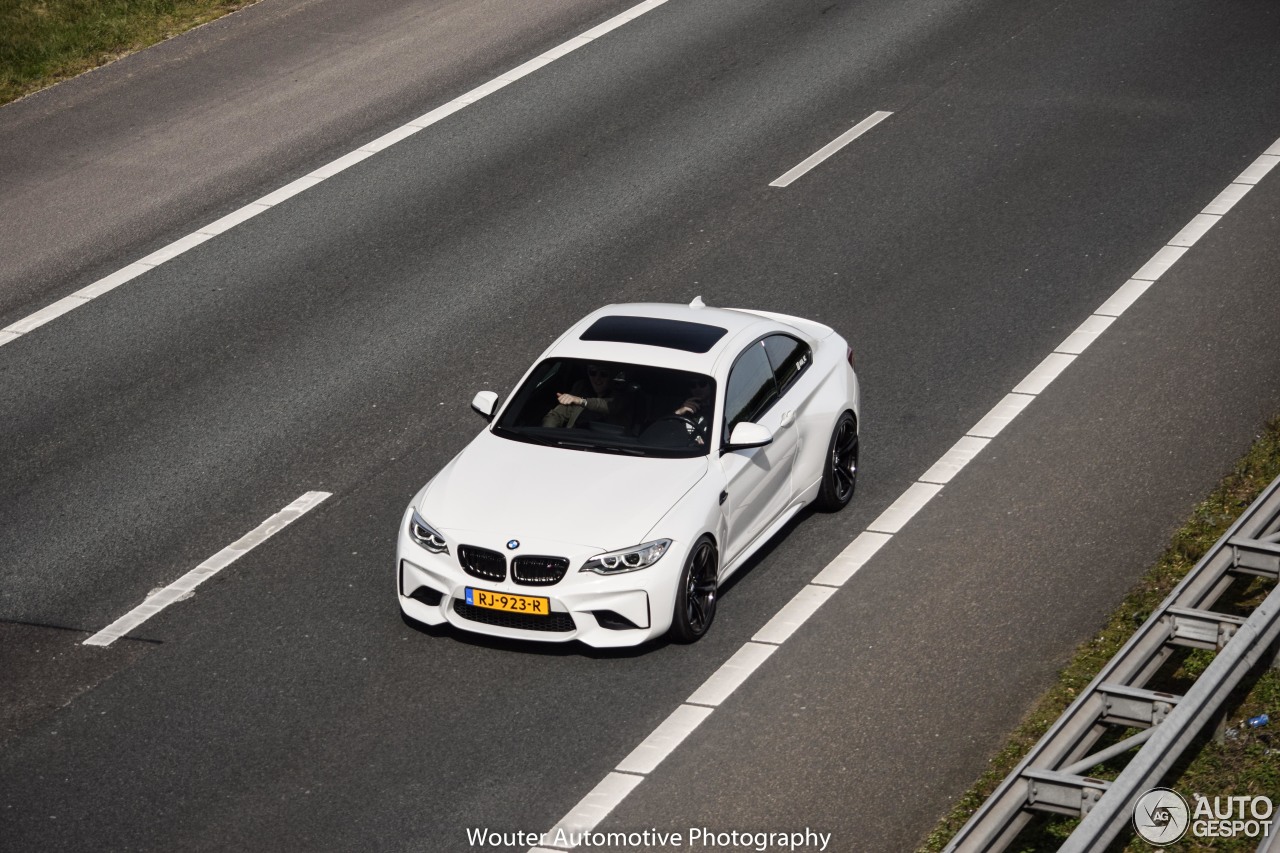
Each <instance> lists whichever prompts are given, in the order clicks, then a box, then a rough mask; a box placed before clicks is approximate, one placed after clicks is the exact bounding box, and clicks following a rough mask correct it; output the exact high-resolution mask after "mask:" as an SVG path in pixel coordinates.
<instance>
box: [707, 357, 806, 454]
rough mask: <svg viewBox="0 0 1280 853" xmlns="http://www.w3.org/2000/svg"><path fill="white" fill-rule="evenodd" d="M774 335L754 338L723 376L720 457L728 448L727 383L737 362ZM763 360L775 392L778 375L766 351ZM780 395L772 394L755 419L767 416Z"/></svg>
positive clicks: (730, 379) (780, 393)
mask: <svg viewBox="0 0 1280 853" xmlns="http://www.w3.org/2000/svg"><path fill="white" fill-rule="evenodd" d="M774 334H777V333H775V332H769V333H767V334H764V335H761V336H760V337H758V338H756V339H755V340H754V341H752V342H751V343H749V344H747V345H746V346H745V347H743V348H742V350H741V351H740V352H739V353H738V354H737V355H736V356H734V359H733V364H731V365H729V372H728V373H727V374H725V378H724V400H723V401H722V402H721V404H720V454H721V455H722V456H723V455H724V454H725V453H726V452H727V449H728V447H729V412H728V411H727V409H726V407H727V406H728V404H729V383H730V382H731V381H732V380H733V371H734V370H735V369H737V367H738V362H740V361H742V358H743V356H745V355H746V354H747V353H748V352H750V350H751V348H752V347H754V346H756V345H758V344H763V342H764V339H765V338H768V337H772V336H773V335H774ZM788 337H790V336H788ZM760 348H761V349H762V350H763V349H764V347H763V346H761V347H760ZM764 360H765V362H766V363H767V364H768V365H769V373H770V375H772V377H773V387H774V389H775V390H778V374H777V372H776V371H775V370H774V369H773V362H772V361H769V353H768V351H767V350H766V351H765V355H764ZM782 394H783V392H782V391H780V390H779V391H778V393H777V394H774V395H773V399H772V400H770V401H769V404H768V405H767V406H765V407H764V408H763V409H761V410H760V411H758V412H756V413H755V417H756V419H759V418H761V417H763V416H764V415H767V414H768V413H769V410H770V409H772V408H773V407H774V406H775V405H777V403H778V401H779V400H781V399H782ZM754 422H755V421H752V423H754Z"/></svg>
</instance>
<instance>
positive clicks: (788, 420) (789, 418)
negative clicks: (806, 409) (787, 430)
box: [778, 412, 796, 427]
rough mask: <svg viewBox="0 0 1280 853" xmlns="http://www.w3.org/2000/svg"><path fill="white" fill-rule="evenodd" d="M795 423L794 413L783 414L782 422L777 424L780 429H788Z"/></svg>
mask: <svg viewBox="0 0 1280 853" xmlns="http://www.w3.org/2000/svg"><path fill="white" fill-rule="evenodd" d="M795 422H796V413H795V412H783V413H782V421H781V422H780V423H779V424H778V425H779V426H780V427H789V426H791V425H792V424H793V423H795Z"/></svg>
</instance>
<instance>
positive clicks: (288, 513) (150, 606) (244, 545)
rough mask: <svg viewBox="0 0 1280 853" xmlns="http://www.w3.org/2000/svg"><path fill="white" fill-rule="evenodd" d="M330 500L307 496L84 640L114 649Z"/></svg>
mask: <svg viewBox="0 0 1280 853" xmlns="http://www.w3.org/2000/svg"><path fill="white" fill-rule="evenodd" d="M329 497H332V494H331V493H329V492H307V493H306V494H305V495H303V496H302V497H300V498H298V499H297V500H296V501H294V502H293V503H291V504H289V505H288V506H287V507H285V508H284V509H282V510H280V511H279V512H277V513H276V514H275V515H273V516H271V517H270V518H268V519H267V520H266V521H264V522H262V523H261V524H259V525H258V526H257V527H255V528H254V529H253V530H251V531H249V532H248V533H246V534H245V535H244V536H241V537H240V538H239V539H237V540H236V541H235V542H233V543H231V544H230V545H228V546H227V547H225V548H223V549H222V550H221V551H219V552H218V553H216V554H214V555H213V556H212V557H210V558H209V559H207V560H205V561H204V562H203V563H201V564H200V565H198V566H196V567H195V568H194V569H192V570H191V571H189V572H187V573H186V574H185V575H183V576H182V577H180V578H178V579H177V580H176V581H174V582H173V583H171V584H169V585H168V586H166V587H162V588H161V589H158V590H156V591H154V592H152V593H151V594H150V595H148V596H147V598H146V600H145V601H143V602H142V603H141V604H139V605H138V606H137V607H135V608H133V609H132V610H130V611H129V612H128V613H126V614H125V615H123V616H121V617H120V618H119V619H117V620H116V621H114V622H112V623H111V624H110V625H108V626H107V627H105V628H103V629H102V630H101V631H99V632H98V633H96V634H94V635H93V636H92V637H90V638H89V639H87V640H85V641H84V645H86V646H109V645H111V644H112V643H114V642H115V641H116V640H118V639H120V638H121V637H123V636H125V635H127V634H128V633H129V632H131V631H133V630H135V629H136V628H137V627H138V626H139V625H141V624H142V623H143V622H146V621H147V620H148V619H150V618H151V617H152V616H155V615H156V614H157V613H159V612H160V611H161V610H164V609H165V608H166V607H168V606H169V605H170V604H173V603H174V602H175V601H181V600H182V599H184V598H186V597H187V596H188V595H190V594H191V592H192V590H194V589H195V588H196V587H198V586H199V585H200V584H202V583H204V582H205V581H207V580H208V579H209V578H211V577H213V576H214V575H216V574H217V573H218V572H220V571H222V570H223V569H225V568H226V567H227V566H229V565H231V564H232V563H234V562H235V561H236V560H238V559H240V558H241V557H243V556H244V555H245V554H247V553H249V552H250V551H252V550H253V549H254V548H256V547H258V546H259V545H261V544H262V543H263V542H266V541H267V540H268V539H270V538H271V537H272V536H274V535H276V534H277V533H279V532H280V531H281V530H283V529H284V528H286V527H288V526H289V525H290V524H292V523H293V522H295V521H297V520H298V519H299V518H301V517H302V516H304V515H306V514H307V513H308V512H310V511H311V510H313V509H315V508H316V507H317V506H319V505H320V503H321V502H322V501H324V500H325V499H326V498H329Z"/></svg>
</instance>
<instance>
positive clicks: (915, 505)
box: [867, 483, 942, 533]
mask: <svg viewBox="0 0 1280 853" xmlns="http://www.w3.org/2000/svg"><path fill="white" fill-rule="evenodd" d="M940 491H942V486H939V485H938V484H936V483H912V484H911V485H910V486H908V487H907V490H906V491H905V492H903V493H902V496H901V497H899V498H898V499H897V500H896V501H894V502H893V503H892V504H891V505H890V506H889V508H888V509H886V510H885V511H884V512H882V513H880V517H879V518H877V519H876V520H875V521H873V522H871V523H870V524H868V525H867V529H868V530H871V531H874V532H876V533H897V532H898V531H899V530H901V529H902V528H903V527H905V526H906V524H907V522H908V521H910V520H911V518H912V516H914V515H915V514H916V513H917V512H919V511H920V510H922V509H924V507H925V504H927V503H929V501H931V500H933V499H934V497H935V496H936V495H937V494H938V492H940Z"/></svg>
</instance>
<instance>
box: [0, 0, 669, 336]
mask: <svg viewBox="0 0 1280 853" xmlns="http://www.w3.org/2000/svg"><path fill="white" fill-rule="evenodd" d="M666 2H667V0H645V2H643V3H640V4H638V5H636V6H632V7H631V8H630V9H627V10H626V11H625V12H622V13H620V14H618V15H615V16H614V17H612V18H610V19H609V20H607V21H605V22H604V23H603V24H600V25H598V26H595V27H592V28H591V29H589V30H587V31H586V32H584V33H582V34H581V35H578V36H574V37H573V38H571V39H569V40H568V41H566V42H564V43H562V44H559V45H557V46H556V47H553V48H551V49H550V50H548V51H546V52H545V53H542V54H540V55H538V56H536V57H534V58H533V59H531V60H529V61H528V62H525V63H524V64H522V65H518V66H516V67H515V68H513V69H511V70H510V71H507V72H505V73H503V74H500V75H498V76H497V77H495V78H494V79H492V80H490V81H489V82H487V83H484V84H481V85H480V86H477V87H476V88H474V89H472V90H471V91H469V92H467V93H465V94H463V95H459V96H458V97H456V98H454V99H453V100H452V101H450V102H448V103H447V104H444V105H443V106H440V107H437V108H435V109H434V110H432V111H431V112H429V113H426V114H425V115H422V116H419V117H418V118H416V119H414V120H413V121H411V122H408V123H407V124H405V125H403V126H402V127H399V128H396V129H395V130H393V131H391V132H390V133H386V134H383V135H382V136H380V137H378V138H377V139H375V140H373V141H372V142H370V143H368V144H367V145H362V146H361V147H359V148H357V149H356V150H355V151H352V152H350V153H349V154H344V155H342V156H341V157H339V158H337V159H336V160H334V161H332V162H331V163H326V164H325V165H323V166H321V167H320V168H318V169H316V170H315V171H313V172H311V173H310V174H307V175H303V176H302V177H301V178H298V179H297V180H295V181H292V182H290V183H288V184H286V185H285V186H283V187H280V188H279V189H277V190H275V191H274V192H271V193H268V194H267V195H265V196H263V197H262V198H260V199H258V200H257V201H253V202H250V203H249V204H246V205H245V206H244V207H242V208H240V209H239V210H235V211H233V212H231V213H229V214H227V215H226V216H223V217H222V218H221V219H218V220H216V221H214V222H211V223H209V224H208V225H205V226H204V227H203V228H197V229H196V230H195V231H193V232H192V233H190V234H188V235H187V236H185V237H182V238H179V239H178V240H175V241H174V242H172V243H170V244H169V245H167V246H165V247H163V248H161V249H159V250H157V251H155V252H152V253H151V254H150V255H147V256H146V257H145V258H142V259H141V260H139V261H136V262H135V263H132V264H130V265H129V266H127V267H124V268H123V269H120V270H117V271H116V272H114V273H112V274H111V275H108V276H105V277H104V278H101V279H98V280H97V281H95V282H94V283H93V284H90V285H89V286H88V287H84V288H81V289H80V290H77V291H76V292H75V293H73V294H72V295H70V296H67V297H64V298H63V299H60V300H58V301H57V302H55V303H53V304H52V305H49V306H48V307H46V308H43V309H41V310H39V311H37V312H35V313H34V314H31V315H30V316H28V317H25V318H23V319H21V320H19V321H18V322H16V323H14V324H12V325H10V326H7V327H5V328H4V329H0V346H4V345H5V344H7V343H10V342H12V341H16V340H17V339H18V338H20V337H22V336H23V335H25V334H27V333H28V332H31V331H33V330H35V329H37V328H39V327H40V326H43V325H44V324H45V323H48V322H49V321H50V320H54V319H56V318H58V317H61V316H62V315H63V314H66V313H67V312H68V311H72V310H74V309H76V308H79V307H80V306H81V305H84V304H85V303H87V302H89V301H91V300H93V299H96V298H98V297H99V296H102V295H103V294H104V293H108V292H110V291H112V290H114V289H115V288H117V287H119V286H120V285H122V284H124V283H125V282H128V281H132V280H133V279H135V278H137V277H138V276H140V275H142V274H143V273H145V272H147V271H148V270H152V269H155V268H156V267H158V266H160V265H161V264H163V263H165V262H167V261H171V260H173V259H174V258H176V257H178V256H179V255H181V254H182V253H184V252H186V251H188V250H190V249H192V248H194V247H196V246H198V245H200V244H201V243H203V242H205V241H206V240H209V239H211V238H213V237H216V236H218V235H219V234H224V233H226V232H227V231H230V230H231V229H232V228H235V227H236V226H238V225H242V224H243V223H245V222H247V221H248V220H250V219H252V218H253V217H255V216H257V215H258V214H259V213H262V212H264V211H267V210H270V209H271V208H273V207H275V206H276V205H278V204H280V203H281V202H284V201H287V200H288V199H291V198H293V197H294V196H296V195H298V194H299V193H303V192H306V191H307V190H309V189H311V188H312V187H314V186H316V185H317V184H320V183H322V182H324V181H325V180H327V179H329V178H332V177H333V176H334V175H337V174H339V173H340V172H342V171H344V170H346V169H349V168H351V167H352V166H354V165H355V164H357V163H359V162H361V161H362V160H365V159H366V158H368V157H372V156H373V155H374V154H377V153H378V152H380V151H385V150H386V149H387V148H390V147H391V146H392V145H395V144H396V143H398V142H401V141H403V140H405V139H408V138H409V137H410V136H412V135H413V134H415V133H417V132H418V131H420V130H422V129H424V128H427V127H430V126H431V125H433V124H435V123H436V122H438V121H440V120H441V119H443V118H446V117H447V116H451V115H453V114H454V113H456V112H458V110H461V109H463V108H465V107H468V106H470V105H471V104H474V103H476V102H477V101H479V100H481V99H483V98H486V97H488V96H489V95H491V94H493V93H494V92H496V91H498V90H499V89H502V88H504V87H505V86H508V85H510V84H511V83H514V82H516V81H517V80H519V79H520V78H522V77H525V76H527V75H529V74H532V73H533V72H534V71H537V70H538V69H539V68H544V67H546V66H547V65H550V64H551V63H552V62H555V61H556V60H557V59H560V58H562V57H564V56H567V55H569V54H570V53H572V52H573V51H575V50H577V49H578V48H580V47H583V46H585V45H588V44H591V42H593V41H594V40H595V39H598V38H600V37H601V36H603V35H605V34H606V33H610V32H613V31H614V30H616V29H617V28H618V27H621V26H622V25H624V24H627V23H630V22H631V21H634V20H635V19H636V18H639V17H640V16H641V15H645V14H647V13H649V12H651V11H653V10H654V9H656V8H658V7H659V6H661V5H663V4H664V3H666Z"/></svg>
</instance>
